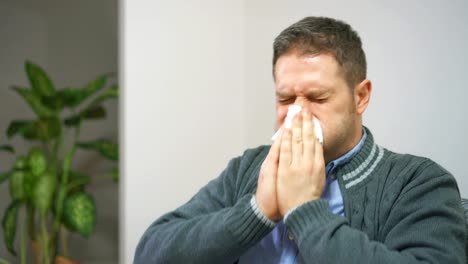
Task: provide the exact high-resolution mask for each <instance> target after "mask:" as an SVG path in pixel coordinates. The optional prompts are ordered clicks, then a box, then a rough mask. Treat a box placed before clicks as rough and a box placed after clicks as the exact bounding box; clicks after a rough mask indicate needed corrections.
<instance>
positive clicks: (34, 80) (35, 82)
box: [25, 61, 55, 96]
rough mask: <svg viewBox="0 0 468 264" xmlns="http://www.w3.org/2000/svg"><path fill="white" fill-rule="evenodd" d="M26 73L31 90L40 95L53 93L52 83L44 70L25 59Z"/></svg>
mask: <svg viewBox="0 0 468 264" xmlns="http://www.w3.org/2000/svg"><path fill="white" fill-rule="evenodd" d="M25 68H26V73H27V75H28V78H29V82H30V83H31V86H32V89H33V91H34V92H35V93H36V94H38V95H40V96H51V95H53V94H54V93H55V88H54V85H53V84H52V81H51V80H50V78H49V76H48V75H47V74H46V72H45V71H44V70H43V69H42V68H41V67H39V66H38V65H36V64H34V63H32V62H30V61H26V64H25Z"/></svg>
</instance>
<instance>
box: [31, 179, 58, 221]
mask: <svg viewBox="0 0 468 264" xmlns="http://www.w3.org/2000/svg"><path fill="white" fill-rule="evenodd" d="M56 186H57V180H56V178H55V177H54V175H52V174H50V172H46V173H44V175H42V176H41V177H39V178H38V179H37V181H36V183H35V184H34V188H33V191H32V203H33V205H34V207H35V208H36V209H38V210H39V213H40V214H41V216H43V217H44V216H46V214H47V211H48V210H49V209H50V207H51V206H52V201H53V197H54V192H55V188H56Z"/></svg>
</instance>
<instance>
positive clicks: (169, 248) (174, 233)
mask: <svg viewBox="0 0 468 264" xmlns="http://www.w3.org/2000/svg"><path fill="white" fill-rule="evenodd" d="M258 154H259V153H258V151H257V153H252V151H250V152H246V153H244V156H243V159H242V158H236V159H233V160H231V161H230V162H229V165H228V167H227V168H226V169H225V170H224V171H223V172H222V173H221V175H220V176H219V177H218V178H216V179H214V180H212V181H211V182H209V183H208V184H207V185H206V186H205V187H203V188H202V189H201V190H200V191H199V192H198V193H197V194H196V195H195V196H193V197H192V199H190V201H188V202H187V203H186V204H184V205H182V206H181V207H179V208H177V209H176V210H174V211H172V212H170V213H167V214H165V215H163V216H162V217H160V218H159V219H157V220H156V221H155V222H154V223H153V224H151V225H150V227H149V228H148V229H147V230H146V232H145V233H144V235H143V237H142V238H141V239H140V242H139V244H138V246H137V248H136V253H135V257H134V263H144V264H149V263H234V262H235V261H236V260H237V259H238V258H239V257H240V255H241V254H242V253H243V252H244V251H245V250H247V249H248V248H249V247H250V246H252V245H253V244H255V243H256V242H257V241H259V240H260V239H261V238H263V237H264V236H265V235H266V234H268V233H269V232H270V231H271V229H272V227H271V226H270V225H268V224H267V223H265V221H264V220H263V219H261V218H260V217H259V216H258V214H256V213H255V211H254V210H253V209H252V205H251V201H252V197H253V195H252V194H244V195H242V196H241V197H237V195H238V193H237V190H236V188H237V187H236V186H237V185H238V182H239V181H240V177H248V176H249V175H245V174H246V173H247V171H251V170H248V168H249V167H251V166H253V165H252V164H251V163H252V158H253V156H258ZM245 156H247V157H245ZM243 160H247V161H249V162H248V163H249V164H244V163H245V162H243Z"/></svg>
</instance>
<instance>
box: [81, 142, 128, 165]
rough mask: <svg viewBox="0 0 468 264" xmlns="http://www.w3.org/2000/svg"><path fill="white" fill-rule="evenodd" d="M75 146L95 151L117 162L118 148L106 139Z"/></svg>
mask: <svg viewBox="0 0 468 264" xmlns="http://www.w3.org/2000/svg"><path fill="white" fill-rule="evenodd" d="M77 146H78V147H80V148H82V149H87V150H94V151H97V152H99V153H101V155H103V156H104V157H106V158H108V159H110V160H119V146H118V145H117V144H114V143H112V142H111V141H109V140H107V139H98V140H94V141H89V142H78V143H77Z"/></svg>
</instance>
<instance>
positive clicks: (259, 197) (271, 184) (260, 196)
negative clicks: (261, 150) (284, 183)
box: [255, 129, 284, 221]
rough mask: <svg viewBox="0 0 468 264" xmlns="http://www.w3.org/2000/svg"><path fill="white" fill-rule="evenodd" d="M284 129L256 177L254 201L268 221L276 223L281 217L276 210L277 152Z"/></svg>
mask: <svg viewBox="0 0 468 264" xmlns="http://www.w3.org/2000/svg"><path fill="white" fill-rule="evenodd" d="M283 130H284V129H281V131H280V133H279V135H278V136H277V137H276V139H275V142H274V143H273V145H272V146H271V148H270V151H269V152H268V156H267V157H266V158H265V160H264V161H263V164H262V167H261V169H260V175H259V176H258V184H257V192H256V193H255V199H256V201H257V205H258V207H259V209H260V210H261V211H262V213H263V214H264V215H265V216H266V217H268V218H269V219H270V220H273V221H278V220H280V219H281V217H282V216H281V215H280V213H279V209H278V201H277V195H276V178H277V176H276V175H277V171H278V162H279V152H280V144H281V135H282V134H283V133H282V132H283Z"/></svg>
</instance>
